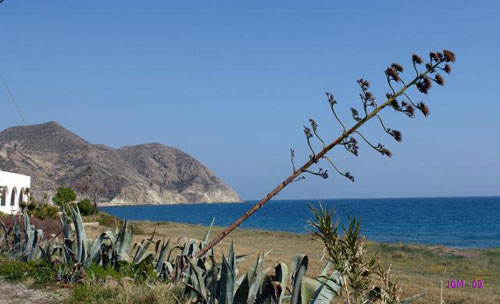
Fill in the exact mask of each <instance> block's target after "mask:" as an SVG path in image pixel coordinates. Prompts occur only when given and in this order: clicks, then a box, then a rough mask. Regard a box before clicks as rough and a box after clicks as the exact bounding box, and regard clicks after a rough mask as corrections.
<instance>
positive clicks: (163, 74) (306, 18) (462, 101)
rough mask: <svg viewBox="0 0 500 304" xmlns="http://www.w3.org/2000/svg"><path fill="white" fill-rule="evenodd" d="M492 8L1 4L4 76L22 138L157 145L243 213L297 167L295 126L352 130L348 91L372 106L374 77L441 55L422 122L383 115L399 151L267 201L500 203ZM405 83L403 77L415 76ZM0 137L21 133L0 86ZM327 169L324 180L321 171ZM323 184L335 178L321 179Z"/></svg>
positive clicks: (346, 163)
mask: <svg viewBox="0 0 500 304" xmlns="http://www.w3.org/2000/svg"><path fill="white" fill-rule="evenodd" d="M499 15H500V3H499V2H498V1H256V0H254V1H245V2H244V1H153V0H148V1H128V0H127V1H123V0H122V1H111V0H107V1H67V0H51V1H26V0H5V1H4V2H3V3H1V4H0V74H1V75H3V77H4V78H5V79H6V81H7V83H8V84H9V86H10V89H11V91H12V94H13V95H14V97H15V98H16V100H17V103H18V104H19V107H20V108H21V110H22V112H23V114H24V116H25V118H26V121H27V123H28V124H36V123H42V122H47V121H52V120H55V121H58V122H59V123H61V124H62V125H64V126H65V127H67V128H69V129H70V130H72V131H73V132H75V133H77V134H79V135H80V136H82V137H83V138H85V139H87V140H88V141H90V142H92V143H99V144H106V145H109V146H112V147H121V146H124V145H134V144H140V143H148V142H159V143H162V144H165V145H169V146H174V147H177V148H180V149H181V150H183V151H185V152H187V153H189V154H191V155H192V156H194V157H196V158H197V159H198V160H200V161H201V162H202V163H204V164H205V165H207V166H208V167H209V168H210V169H211V170H212V171H213V172H214V173H216V174H217V176H219V177H220V178H222V179H223V180H224V181H225V182H226V183H227V184H229V185H230V186H232V187H233V188H234V189H235V190H236V191H237V192H238V193H239V194H240V195H241V196H242V197H243V198H244V199H259V198H261V197H263V196H264V195H265V194H266V193H267V192H268V191H270V190H271V189H272V188H274V186H276V184H278V183H279V182H280V181H281V180H283V179H284V178H285V177H286V176H288V174H289V173H290V172H291V165H290V162H289V149H290V147H293V148H295V150H296V154H297V158H296V162H297V163H301V162H303V161H305V160H307V158H308V155H309V154H308V153H307V150H306V147H307V146H306V144H305V140H304V135H303V132H302V125H303V124H306V123H307V121H308V119H309V118H310V117H311V118H314V119H315V120H316V121H317V122H318V124H319V126H320V132H321V134H322V135H323V137H324V138H330V139H332V138H334V137H336V136H337V135H338V134H339V131H340V129H339V128H338V126H337V125H336V124H335V122H334V120H333V117H332V116H331V115H330V113H329V106H328V102H327V100H326V98H325V95H324V94H325V92H327V91H330V92H332V93H334V95H335V96H336V97H337V99H338V101H339V105H338V108H339V111H340V112H341V114H342V116H343V117H344V120H345V121H346V122H348V124H352V119H351V118H350V115H349V112H348V111H349V108H350V107H352V106H359V97H358V94H359V92H358V89H357V85H356V82H355V81H356V79H358V78H360V77H364V78H367V79H369V80H370V81H371V82H372V84H373V87H374V89H373V91H374V93H376V94H377V96H378V97H379V100H380V99H382V98H383V96H384V93H385V92H386V91H387V85H386V83H385V82H384V75H383V70H384V68H385V67H386V66H387V65H388V64H389V63H390V62H391V61H397V62H399V63H401V64H403V65H404V66H406V67H409V64H410V56H411V53H412V52H418V53H421V54H427V53H428V52H429V51H431V50H441V49H443V48H448V49H450V50H453V51H455V53H456V54H457V57H458V60H457V63H456V65H455V67H454V70H453V72H452V74H451V75H450V76H449V77H447V78H446V81H447V84H446V86H445V87H444V88H440V87H439V88H433V89H432V90H431V94H430V95H429V96H423V95H420V94H419V93H414V94H413V95H414V96H415V97H417V98H423V100H424V101H426V102H427V103H428V104H429V106H430V110H431V115H430V117H428V118H427V119H424V118H422V117H421V116H419V117H418V118H416V119H413V120H412V119H407V118H405V117H403V115H401V114H397V113H394V111H392V110H387V111H385V113H384V114H383V116H384V117H385V119H386V123H387V124H388V125H389V127H393V128H396V129H399V130H401V131H402V132H403V142H402V143H396V142H395V141H394V140H393V139H392V138H390V137H389V136H387V135H386V134H385V133H383V132H382V130H381V129H380V128H379V126H378V125H376V124H370V125H368V126H366V127H365V128H364V130H367V131H366V135H368V136H369V137H370V138H371V139H372V140H373V141H375V142H379V141H380V142H382V143H384V144H386V146H387V147H389V148H390V149H391V150H392V151H393V153H394V156H393V158H392V159H387V158H384V157H382V156H380V155H379V154H378V153H376V152H375V151H373V150H370V149H369V148H368V147H366V146H365V145H361V150H360V156H359V157H358V158H355V157H353V156H351V155H348V154H347V153H346V152H345V151H343V150H341V149H337V150H335V151H334V152H333V154H331V155H332V157H333V158H334V159H336V163H337V165H338V166H339V167H340V168H342V169H343V170H349V171H351V172H352V174H353V175H354V176H355V177H356V182H355V183H351V182H349V181H348V180H346V179H345V178H342V177H341V176H338V175H333V174H332V176H331V178H330V179H328V180H322V179H319V178H314V177H312V176H307V179H306V180H304V181H301V182H299V183H296V184H293V185H291V186H290V187H288V188H287V189H285V190H284V191H283V192H282V194H280V195H279V197H278V198H282V199H285V198H341V197H356V198H358V197H407V196H464V195H500V140H499V139H500V136H499V134H498V133H499V131H500V122H499V114H500V95H499V94H498V92H499V90H500V76H499V75H500V74H499V72H500V71H499V70H500V63H499V60H500V38H499V37H500V35H499V33H498V31H499V30H500V18H499V17H498V16H499ZM406 74H409V75H408V76H407V77H410V75H411V74H410V73H406ZM0 109H1V110H0V115H1V119H0V129H2V130H3V129H5V128H8V127H11V126H14V125H21V124H23V122H22V120H21V118H20V117H19V115H18V114H17V112H16V110H15V108H14V106H13V105H12V104H11V102H10V101H9V99H8V95H7V92H6V90H5V89H4V88H3V86H0ZM323 167H324V168H327V169H328V166H327V165H326V164H323ZM329 171H331V170H329Z"/></svg>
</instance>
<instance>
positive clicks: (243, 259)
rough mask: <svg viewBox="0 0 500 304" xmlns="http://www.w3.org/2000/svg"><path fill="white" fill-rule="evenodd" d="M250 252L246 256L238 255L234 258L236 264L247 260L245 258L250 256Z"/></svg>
mask: <svg viewBox="0 0 500 304" xmlns="http://www.w3.org/2000/svg"><path fill="white" fill-rule="evenodd" d="M251 254H252V252H250V253H246V254H240V255H237V256H236V264H239V263H242V262H244V261H246V260H247V257H248V256H249V255H251Z"/></svg>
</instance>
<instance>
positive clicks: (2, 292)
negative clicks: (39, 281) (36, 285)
mask: <svg viewBox="0 0 500 304" xmlns="http://www.w3.org/2000/svg"><path fill="white" fill-rule="evenodd" d="M65 298H66V296H65V295H64V293H63V292H57V293H56V292H52V291H47V290H41V289H32V288H28V286H26V285H25V284H22V283H9V282H6V281H3V280H0V304H21V303H33V304H48V303H62V302H64V300H65Z"/></svg>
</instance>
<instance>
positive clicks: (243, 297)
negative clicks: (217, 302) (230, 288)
mask: <svg viewBox="0 0 500 304" xmlns="http://www.w3.org/2000/svg"><path fill="white" fill-rule="evenodd" d="M235 285H236V292H235V294H234V303H246V302H247V299H248V293H249V291H250V283H249V282H248V276H247V275H246V274H244V275H242V276H241V277H240V278H239V279H238V281H237V282H236V284H235Z"/></svg>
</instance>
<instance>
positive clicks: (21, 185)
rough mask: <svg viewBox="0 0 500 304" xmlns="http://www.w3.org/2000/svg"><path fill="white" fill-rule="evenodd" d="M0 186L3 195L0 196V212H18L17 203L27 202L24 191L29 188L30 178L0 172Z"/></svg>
mask: <svg viewBox="0 0 500 304" xmlns="http://www.w3.org/2000/svg"><path fill="white" fill-rule="evenodd" d="M0 186H2V187H3V190H0V191H3V195H1V196H0V211H2V212H3V213H11V212H16V211H18V210H19V209H20V208H19V203H20V202H22V201H24V202H28V195H26V194H25V190H26V189H27V188H30V186H31V177H29V176H26V175H21V174H16V173H10V172H5V171H0Z"/></svg>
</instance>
